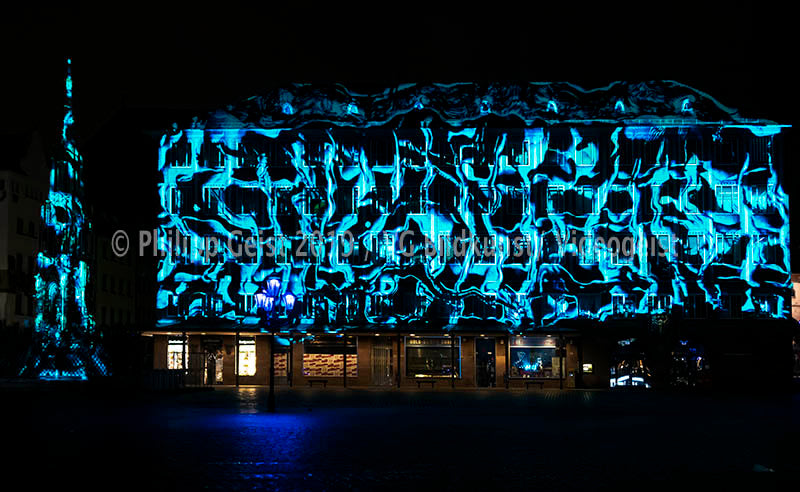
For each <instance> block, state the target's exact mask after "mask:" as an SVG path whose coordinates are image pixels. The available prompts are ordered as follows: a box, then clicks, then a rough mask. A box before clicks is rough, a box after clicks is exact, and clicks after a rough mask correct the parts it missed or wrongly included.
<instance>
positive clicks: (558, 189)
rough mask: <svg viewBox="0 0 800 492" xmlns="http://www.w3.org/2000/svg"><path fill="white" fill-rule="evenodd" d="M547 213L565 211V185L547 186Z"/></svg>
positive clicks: (561, 212)
mask: <svg viewBox="0 0 800 492" xmlns="http://www.w3.org/2000/svg"><path fill="white" fill-rule="evenodd" d="M547 213H548V214H563V213H564V186H563V185H549V186H548V187H547Z"/></svg>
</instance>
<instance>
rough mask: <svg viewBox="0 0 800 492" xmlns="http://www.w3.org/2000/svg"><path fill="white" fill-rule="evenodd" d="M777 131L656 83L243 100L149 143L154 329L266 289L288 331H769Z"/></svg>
mask: <svg viewBox="0 0 800 492" xmlns="http://www.w3.org/2000/svg"><path fill="white" fill-rule="evenodd" d="M289 101H291V103H290V102H289ZM498 122H500V123H498ZM784 128H785V126H782V125H778V124H775V123H772V122H767V121H750V120H744V119H743V118H741V117H740V116H739V115H738V113H736V112H735V111H734V110H731V109H729V108H726V107H724V106H722V105H721V104H719V103H718V102H717V101H715V100H714V99H713V98H711V97H710V96H708V95H706V94H704V93H702V92H699V91H696V90H694V89H692V88H690V87H687V86H685V85H682V84H679V83H676V82H669V81H667V82H658V83H649V84H624V83H616V84H612V85H610V86H608V87H605V88H602V89H596V90H592V91H585V90H583V89H580V88H578V87H576V86H574V85H571V84H564V83H554V84H528V85H524V86H515V85H490V86H479V85H476V84H452V85H437V84H434V85H425V86H423V85H406V86H401V87H398V88H396V89H392V90H387V91H385V92H384V93H381V94H376V95H371V96H364V95H359V94H353V93H350V92H348V91H347V90H346V89H344V88H342V87H340V86H334V87H316V86H310V85H295V86H292V87H291V88H290V89H287V90H280V91H276V92H275V93H272V94H268V95H266V96H263V97H256V98H250V99H248V100H247V101H246V102H245V103H243V104H241V105H239V106H236V107H233V108H230V109H229V110H228V111H225V112H222V111H220V112H217V113H213V114H212V115H210V116H209V119H208V121H205V122H198V121H197V120H195V122H194V123H193V125H192V127H190V128H185V129H179V128H177V127H175V128H173V130H172V131H171V132H169V133H168V134H166V135H164V137H163V138H162V141H161V145H160V151H159V170H160V171H161V172H162V173H163V181H162V182H161V184H160V185H159V193H160V197H161V204H162V207H163V210H162V211H161V213H160V216H159V217H160V224H161V225H160V231H159V240H158V249H159V252H160V253H161V254H162V255H163V256H162V258H161V260H160V266H159V272H158V282H159V293H158V299H157V308H158V310H159V312H160V313H161V319H160V321H159V324H160V325H161V326H165V327H166V326H170V325H173V324H176V323H179V322H182V321H183V320H187V319H191V318H205V317H209V318H218V319H221V320H228V321H231V322H234V323H238V324H239V325H240V326H245V327H246V326H253V327H255V326H256V325H257V323H258V318H257V317H256V315H255V312H256V302H254V299H253V296H254V295H255V294H256V292H257V291H258V290H259V288H260V286H261V285H263V284H264V282H265V281H266V279H270V278H277V279H280V285H281V292H280V293H279V294H278V295H280V296H283V295H287V294H288V295H291V296H293V298H294V299H296V303H297V304H298V305H299V310H301V311H302V313H303V314H302V324H301V325H300V327H299V329H300V330H304V329H307V328H308V325H311V324H313V325H316V326H320V327H326V328H327V329H330V330H331V331H336V330H337V329H338V328H339V327H341V326H348V325H350V326H352V325H359V326H378V325H380V326H391V325H392V324H394V323H401V322H402V323H404V324H406V323H407V322H419V323H425V322H433V320H437V323H438V325H437V326H447V327H448V328H446V329H451V328H453V327H455V326H469V325H470V322H472V326H475V323H477V322H480V321H483V320H493V321H495V322H496V324H497V325H498V326H504V327H506V328H507V329H509V330H514V331H519V330H526V329H535V328H541V327H551V326H554V325H556V324H557V323H559V322H562V321H565V320H573V319H590V320H598V321H607V320H610V319H613V318H618V317H636V316H646V315H653V314H657V315H667V314H669V315H677V316H681V317H683V318H708V317H722V318H737V317H739V318H741V317H747V316H764V317H773V318H780V317H784V316H786V315H787V312H788V311H787V310H788V307H789V304H788V303H787V301H786V299H787V296H788V295H790V292H791V291H790V289H791V283H790V267H789V248H788V241H789V215H788V197H787V195H786V193H785V192H784V190H783V187H782V182H781V168H780V161H779V159H777V158H776V157H775V156H776V154H777V153H776V151H775V148H776V145H777V143H778V142H779V138H780V136H781V132H782V131H783V129H784ZM248 246H251V248H248ZM247 251H249V252H250V253H248V252H247ZM212 253H213V254H212Z"/></svg>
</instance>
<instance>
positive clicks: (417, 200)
mask: <svg viewBox="0 0 800 492" xmlns="http://www.w3.org/2000/svg"><path fill="white" fill-rule="evenodd" d="M421 186H422V185H421V183H414V182H413V181H412V182H407V183H405V184H404V185H403V187H402V188H401V189H400V197H401V199H402V201H403V203H405V205H406V209H407V213H409V214H422V213H424V212H423V209H424V205H423V203H424V202H423V197H422V190H421Z"/></svg>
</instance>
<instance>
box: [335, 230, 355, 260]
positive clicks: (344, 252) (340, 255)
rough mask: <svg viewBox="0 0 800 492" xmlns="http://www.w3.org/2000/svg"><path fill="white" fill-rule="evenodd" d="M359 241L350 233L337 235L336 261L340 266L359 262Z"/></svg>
mask: <svg viewBox="0 0 800 492" xmlns="http://www.w3.org/2000/svg"><path fill="white" fill-rule="evenodd" d="M358 249H359V248H358V240H356V239H354V238H353V234H352V233H350V232H349V231H348V232H346V233H343V234H337V235H336V260H337V262H338V263H339V264H340V265H349V264H352V263H356V262H357V260H358V254H359V251H358Z"/></svg>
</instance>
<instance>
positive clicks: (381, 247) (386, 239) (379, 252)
mask: <svg viewBox="0 0 800 492" xmlns="http://www.w3.org/2000/svg"><path fill="white" fill-rule="evenodd" d="M371 243H372V244H371V247H372V254H374V255H375V256H376V257H377V258H381V259H383V260H385V261H386V262H388V263H394V262H395V257H394V236H393V235H392V233H390V232H380V233H375V234H373V235H372V241H371Z"/></svg>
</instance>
